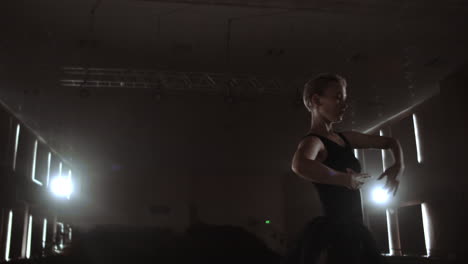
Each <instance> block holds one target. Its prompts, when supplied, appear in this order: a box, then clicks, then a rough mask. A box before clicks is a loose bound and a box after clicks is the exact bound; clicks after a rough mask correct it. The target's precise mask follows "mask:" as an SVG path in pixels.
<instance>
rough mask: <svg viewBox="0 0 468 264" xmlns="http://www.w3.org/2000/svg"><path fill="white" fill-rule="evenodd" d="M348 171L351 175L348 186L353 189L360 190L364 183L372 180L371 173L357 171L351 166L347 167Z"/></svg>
mask: <svg viewBox="0 0 468 264" xmlns="http://www.w3.org/2000/svg"><path fill="white" fill-rule="evenodd" d="M346 172H347V173H348V175H349V176H350V182H349V186H348V188H349V189H351V190H358V189H359V188H361V187H362V185H364V184H365V183H366V182H368V181H369V180H370V175H369V174H367V173H357V172H355V171H353V170H352V169H350V168H347V169H346Z"/></svg>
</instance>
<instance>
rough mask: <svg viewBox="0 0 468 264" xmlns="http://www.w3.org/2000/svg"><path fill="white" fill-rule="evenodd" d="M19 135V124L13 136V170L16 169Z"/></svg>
mask: <svg viewBox="0 0 468 264" xmlns="http://www.w3.org/2000/svg"><path fill="white" fill-rule="evenodd" d="M19 135H20V125H19V124H18V125H17V126H16V137H15V150H14V153H13V171H14V170H16V156H17V155H18V144H19Z"/></svg>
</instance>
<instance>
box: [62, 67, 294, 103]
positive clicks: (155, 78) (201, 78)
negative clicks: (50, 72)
mask: <svg viewBox="0 0 468 264" xmlns="http://www.w3.org/2000/svg"><path fill="white" fill-rule="evenodd" d="M62 73H63V77H62V78H61V80H60V85H61V86H64V87H81V88H128V89H152V90H155V91H159V92H164V93H177V92H183V93H190V92H195V93H202V94H213V95H225V96H233V97H257V96H260V95H284V94H285V93H288V91H287V90H288V89H287V88H288V87H289V86H290V84H288V83H287V82H285V81H283V80H279V79H273V78H271V77H262V76H253V75H239V74H226V73H209V72H172V71H157V70H139V69H115V68H82V67H64V68H63V69H62Z"/></svg>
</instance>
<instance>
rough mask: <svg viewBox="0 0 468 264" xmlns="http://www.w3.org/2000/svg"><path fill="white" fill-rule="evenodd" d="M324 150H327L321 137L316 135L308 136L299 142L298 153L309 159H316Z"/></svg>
mask: <svg viewBox="0 0 468 264" xmlns="http://www.w3.org/2000/svg"><path fill="white" fill-rule="evenodd" d="M323 150H325V146H324V145H323V142H322V140H320V138H318V137H316V136H307V137H305V138H304V139H302V140H301V142H300V143H299V146H298V147H297V151H296V154H299V155H301V156H303V157H305V158H307V159H312V160H315V159H316V158H317V156H318V155H319V153H320V152H322V151H323Z"/></svg>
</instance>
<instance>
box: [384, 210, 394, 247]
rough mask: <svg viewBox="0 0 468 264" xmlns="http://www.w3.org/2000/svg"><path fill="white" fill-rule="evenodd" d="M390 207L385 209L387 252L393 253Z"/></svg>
mask: <svg viewBox="0 0 468 264" xmlns="http://www.w3.org/2000/svg"><path fill="white" fill-rule="evenodd" d="M389 210H390V209H387V210H386V211H385V214H386V215H387V235H388V253H389V254H390V255H393V237H392V216H391V212H390V211H389Z"/></svg>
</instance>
